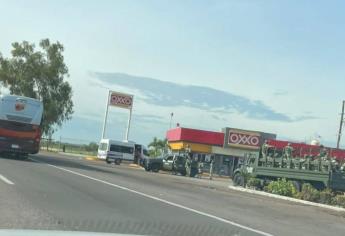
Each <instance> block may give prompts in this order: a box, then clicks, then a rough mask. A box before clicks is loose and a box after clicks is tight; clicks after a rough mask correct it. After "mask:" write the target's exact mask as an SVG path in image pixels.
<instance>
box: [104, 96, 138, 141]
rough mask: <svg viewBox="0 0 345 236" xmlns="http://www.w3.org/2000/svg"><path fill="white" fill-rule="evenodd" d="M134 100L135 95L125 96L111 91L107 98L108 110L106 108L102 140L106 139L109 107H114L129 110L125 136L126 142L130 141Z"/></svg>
mask: <svg viewBox="0 0 345 236" xmlns="http://www.w3.org/2000/svg"><path fill="white" fill-rule="evenodd" d="M133 98H134V96H133V95H130V94H125V93H119V92H115V91H110V90H109V93H108V98H107V104H106V108H105V114H104V123H103V131H102V139H104V138H105V131H106V127H107V118H108V109H109V106H113V107H119V108H124V109H128V110H129V117H128V123H127V129H126V135H125V140H127V141H128V137H129V128H130V125H131V119H132V109H133Z"/></svg>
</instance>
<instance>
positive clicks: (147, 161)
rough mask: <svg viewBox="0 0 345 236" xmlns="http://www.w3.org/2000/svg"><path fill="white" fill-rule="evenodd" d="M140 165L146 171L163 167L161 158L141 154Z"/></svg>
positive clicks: (153, 170)
mask: <svg viewBox="0 0 345 236" xmlns="http://www.w3.org/2000/svg"><path fill="white" fill-rule="evenodd" d="M140 165H141V166H142V167H144V168H145V170H146V171H152V172H158V171H159V170H161V169H162V168H163V158H161V157H150V156H143V157H142V159H141V161H140Z"/></svg>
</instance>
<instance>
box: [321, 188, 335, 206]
mask: <svg viewBox="0 0 345 236" xmlns="http://www.w3.org/2000/svg"><path fill="white" fill-rule="evenodd" d="M333 196H334V194H333V193H332V191H331V190H330V189H325V190H323V191H321V192H320V199H319V203H323V204H328V205H330V204H332V199H333Z"/></svg>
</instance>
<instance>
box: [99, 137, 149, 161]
mask: <svg viewBox="0 0 345 236" xmlns="http://www.w3.org/2000/svg"><path fill="white" fill-rule="evenodd" d="M144 156H148V152H147V148H146V147H145V146H143V145H140V144H135V143H134V142H131V141H116V140H111V139H102V140H101V141H100V143H99V146H98V153H97V157H98V158H99V159H103V160H105V161H106V162H107V163H108V164H110V163H113V162H114V163H115V164H117V165H119V164H120V163H121V161H122V160H127V161H137V160H138V158H139V159H142V158H143V157H144Z"/></svg>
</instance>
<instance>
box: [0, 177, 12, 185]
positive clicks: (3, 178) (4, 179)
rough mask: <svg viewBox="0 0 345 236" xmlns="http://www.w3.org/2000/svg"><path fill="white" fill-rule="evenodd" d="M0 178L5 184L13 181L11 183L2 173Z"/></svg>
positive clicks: (10, 183)
mask: <svg viewBox="0 0 345 236" xmlns="http://www.w3.org/2000/svg"><path fill="white" fill-rule="evenodd" d="M0 179H1V180H2V181H4V182H5V183H6V184H9V185H14V183H13V182H12V181H11V180H9V179H7V178H6V177H5V176H3V175H0Z"/></svg>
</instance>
